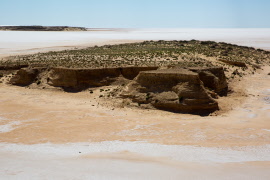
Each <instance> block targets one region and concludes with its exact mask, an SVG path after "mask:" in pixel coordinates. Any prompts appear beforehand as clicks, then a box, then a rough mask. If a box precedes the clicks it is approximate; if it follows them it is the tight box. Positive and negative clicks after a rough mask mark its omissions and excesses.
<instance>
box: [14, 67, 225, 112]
mask: <svg viewBox="0 0 270 180" xmlns="http://www.w3.org/2000/svg"><path fill="white" fill-rule="evenodd" d="M119 79H121V80H123V79H125V80H126V81H125V82H129V83H127V84H126V86H124V87H123V89H122V91H119V92H120V93H119V94H118V95H119V96H120V97H122V98H130V99H131V100H132V101H133V102H135V103H138V104H139V105H141V104H147V105H150V106H151V107H154V108H157V109H162V110H167V111H172V112H181V113H192V114H200V115H207V114H209V113H211V112H214V111H216V110H218V109H219V107H218V103H217V102H216V101H215V100H214V98H216V97H218V95H220V96H224V95H227V90H228V85H227V81H226V77H225V74H224V71H223V68H221V67H211V68H194V67H192V68H179V67H178V68H170V69H158V67H118V68H100V69H79V68H77V69H75V68H60V67H58V68H46V67H33V66H29V67H28V68H22V69H20V70H18V71H17V73H16V74H15V75H14V76H13V77H12V78H11V79H10V83H11V84H13V85H19V86H28V85H31V84H35V85H39V84H41V85H43V86H50V87H60V88H62V89H63V90H65V91H81V90H85V89H87V88H92V87H101V86H108V85H111V84H113V83H114V82H117V81H119Z"/></svg>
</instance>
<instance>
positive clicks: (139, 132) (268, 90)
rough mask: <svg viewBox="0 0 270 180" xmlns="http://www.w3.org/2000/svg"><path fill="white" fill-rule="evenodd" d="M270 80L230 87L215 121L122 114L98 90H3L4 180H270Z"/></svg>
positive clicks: (262, 76)
mask: <svg viewBox="0 0 270 180" xmlns="http://www.w3.org/2000/svg"><path fill="white" fill-rule="evenodd" d="M120 42H122V41H119V43H120ZM54 48H55V47H54ZM61 48H66V47H60V49H61ZM60 49H57V48H56V49H54V50H60ZM37 50H38V51H40V49H37ZM46 50H48V49H44V51H46ZM28 52H30V53H31V52H32V51H28ZM33 52H35V50H33ZM16 53H18V52H16ZM23 53H26V52H23ZM269 72H270V67H264V69H263V70H260V71H258V72H257V73H256V74H255V75H252V76H250V77H245V78H244V79H242V80H241V81H235V82H232V83H230V86H231V88H232V90H233V93H231V94H229V96H228V97H224V98H220V99H219V100H218V101H219V104H220V108H221V110H220V111H219V112H216V113H215V114H213V115H212V116H208V117H200V116H195V115H188V114H174V113H170V112H165V111H158V110H143V109H139V108H135V107H123V104H126V102H124V103H122V100H120V99H118V100H113V101H111V100H108V99H104V98H99V95H100V94H104V93H100V90H99V89H95V90H94V93H93V94H90V93H89V92H88V91H86V92H80V93H64V92H61V91H57V90H37V89H27V88H23V87H17V86H10V85H5V84H3V83H0V177H1V179H117V180H118V179H254V180H255V179H256V180H257V179H265V180H266V179H269V176H270V173H269V168H270V164H269V159H270V156H269V154H270V150H269V144H270V85H269V82H270V75H267V74H268V73H269ZM112 88H113V87H105V88H104V87H103V89H112ZM138 141H140V142H138ZM141 141H142V142H141ZM70 143H72V144H70ZM133 143H134V144H133ZM167 145H168V146H167ZM182 145H184V146H182ZM186 145H190V146H186ZM205 147H207V148H205Z"/></svg>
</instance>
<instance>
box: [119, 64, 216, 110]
mask: <svg viewBox="0 0 270 180" xmlns="http://www.w3.org/2000/svg"><path fill="white" fill-rule="evenodd" d="M121 96H122V97H127V98H131V99H132V101H133V102H137V103H139V104H151V105H152V106H153V107H155V108H157V109H163V110H168V111H173V112H182V113H193V114H200V115H207V114H209V113H211V112H214V111H216V110H218V109H219V107H218V103H217V102H216V101H215V100H214V99H213V98H212V97H211V96H210V94H209V93H208V91H207V90H206V89H205V87H204V83H203V82H202V81H201V79H200V76H199V73H197V72H192V71H190V70H188V69H165V70H156V71H144V72H140V74H139V75H138V76H137V77H136V78H135V79H134V81H133V82H131V83H129V84H128V85H127V86H126V87H125V89H124V91H123V92H122V94H121Z"/></svg>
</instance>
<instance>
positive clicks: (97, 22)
mask: <svg viewBox="0 0 270 180" xmlns="http://www.w3.org/2000/svg"><path fill="white" fill-rule="evenodd" d="M269 19H270V0H0V25H69V26H84V27H90V28H270V20H269Z"/></svg>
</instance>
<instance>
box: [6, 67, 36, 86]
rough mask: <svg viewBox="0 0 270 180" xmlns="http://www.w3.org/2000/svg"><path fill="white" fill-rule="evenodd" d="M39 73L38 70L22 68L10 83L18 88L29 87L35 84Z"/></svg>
mask: <svg viewBox="0 0 270 180" xmlns="http://www.w3.org/2000/svg"><path fill="white" fill-rule="evenodd" d="M38 73H39V69H38V68H22V69H20V70H19V71H18V72H17V74H16V75H15V76H14V77H12V78H11V79H10V83H11V84H13V85H18V86H27V85H29V84H31V83H33V81H34V80H35V78H36V77H37V75H38Z"/></svg>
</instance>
